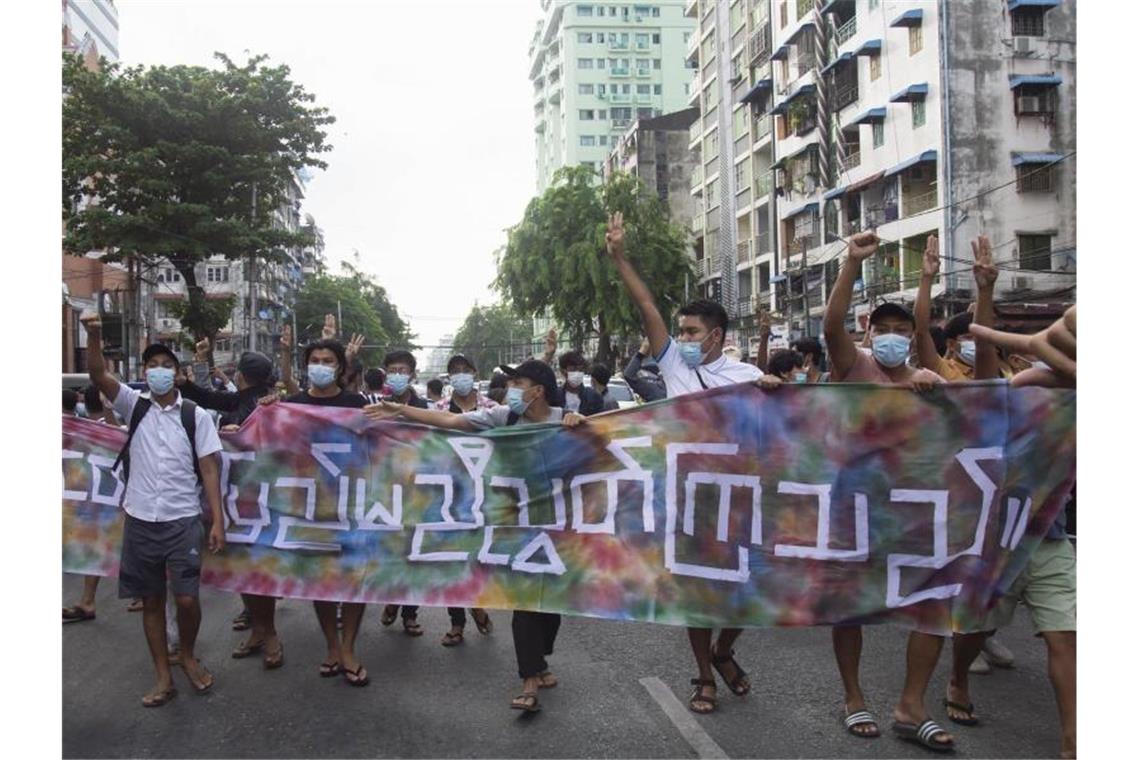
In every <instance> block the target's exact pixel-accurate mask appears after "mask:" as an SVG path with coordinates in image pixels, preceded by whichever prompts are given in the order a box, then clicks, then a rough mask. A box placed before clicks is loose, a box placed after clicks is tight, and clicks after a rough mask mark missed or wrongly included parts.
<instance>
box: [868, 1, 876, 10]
mask: <svg viewBox="0 0 1140 760" xmlns="http://www.w3.org/2000/svg"><path fill="white" fill-rule="evenodd" d="M878 7H879V0H867V10H869V11H873V10H875V9H876V8H878Z"/></svg>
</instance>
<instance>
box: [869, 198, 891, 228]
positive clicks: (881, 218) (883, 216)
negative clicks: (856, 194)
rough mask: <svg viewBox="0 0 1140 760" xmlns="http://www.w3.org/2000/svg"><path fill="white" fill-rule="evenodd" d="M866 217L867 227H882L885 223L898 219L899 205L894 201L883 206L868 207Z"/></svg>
mask: <svg viewBox="0 0 1140 760" xmlns="http://www.w3.org/2000/svg"><path fill="white" fill-rule="evenodd" d="M866 217H867V218H866V221H867V227H871V228H873V227H881V226H882V225H884V224H890V223H891V222H895V221H898V218H899V207H898V205H897V204H894V203H892V204H891V205H889V206H886V207H883V208H877V209H867V211H866Z"/></svg>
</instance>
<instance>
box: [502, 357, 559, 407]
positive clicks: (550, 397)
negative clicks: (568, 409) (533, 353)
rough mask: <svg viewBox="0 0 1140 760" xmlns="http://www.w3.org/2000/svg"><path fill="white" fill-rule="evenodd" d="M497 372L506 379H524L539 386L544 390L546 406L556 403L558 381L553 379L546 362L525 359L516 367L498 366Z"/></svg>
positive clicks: (551, 371)
mask: <svg viewBox="0 0 1140 760" xmlns="http://www.w3.org/2000/svg"><path fill="white" fill-rule="evenodd" d="M499 371H500V372H502V373H503V374H504V375H506V376H507V377H510V378H515V377H524V378H526V379H527V380H530V381H531V382H532V383H536V384H537V385H541V386H542V387H543V388H545V389H546V402H547V403H548V404H557V403H558V380H557V379H556V378H555V377H554V370H553V369H551V368H550V365H549V364H547V363H546V362H541V361H539V360H538V359H527V360H526V361H525V362H523V363H522V364H520V365H519V366H517V367H509V366H507V365H506V364H500V365H499Z"/></svg>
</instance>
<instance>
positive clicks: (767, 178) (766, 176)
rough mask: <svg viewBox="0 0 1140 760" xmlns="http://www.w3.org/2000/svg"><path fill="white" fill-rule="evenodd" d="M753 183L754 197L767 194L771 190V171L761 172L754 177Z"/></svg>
mask: <svg viewBox="0 0 1140 760" xmlns="http://www.w3.org/2000/svg"><path fill="white" fill-rule="evenodd" d="M753 185H754V186H755V189H756V197H760V196H762V195H769V194H771V192H772V174H771V172H768V171H764V172H761V174H760V176H759V177H757V178H756V180H755V182H753Z"/></svg>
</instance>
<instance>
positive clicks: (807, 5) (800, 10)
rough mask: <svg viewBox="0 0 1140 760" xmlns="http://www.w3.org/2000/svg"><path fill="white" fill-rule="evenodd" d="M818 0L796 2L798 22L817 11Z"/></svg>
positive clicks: (798, 0) (797, 0)
mask: <svg viewBox="0 0 1140 760" xmlns="http://www.w3.org/2000/svg"><path fill="white" fill-rule="evenodd" d="M815 6H816V0H796V20H797V21H798V20H800V19H801V18H803V17H804V16H805V15H806V14H808V13H811V12H812V11H814V10H815Z"/></svg>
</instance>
